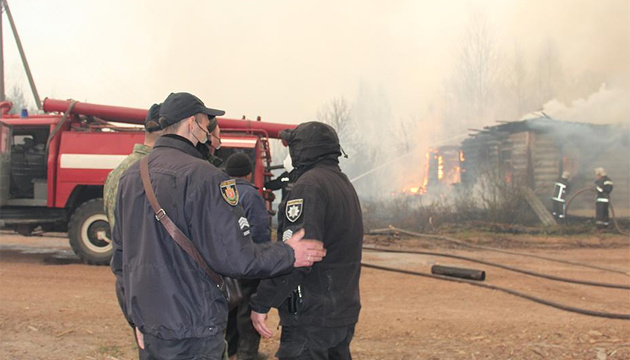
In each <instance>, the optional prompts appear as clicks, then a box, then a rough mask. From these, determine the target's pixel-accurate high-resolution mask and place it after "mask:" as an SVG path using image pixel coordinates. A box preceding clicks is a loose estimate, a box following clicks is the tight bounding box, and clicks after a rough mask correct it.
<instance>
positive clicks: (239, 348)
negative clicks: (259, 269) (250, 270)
mask: <svg viewBox="0 0 630 360" xmlns="http://www.w3.org/2000/svg"><path fill="white" fill-rule="evenodd" d="M258 284H260V280H241V281H240V285H241V291H242V293H243V300H242V301H241V303H240V304H239V305H238V306H237V307H236V308H234V309H232V311H230V315H229V317H228V326H227V332H226V340H227V342H228V355H229V356H232V355H234V354H237V355H238V360H256V359H257V358H258V347H259V346H260V334H258V331H256V329H254V325H252V320H251V318H250V313H251V311H252V309H251V307H250V306H249V300H250V299H251V297H252V295H253V294H254V293H255V292H256V289H257V288H258Z"/></svg>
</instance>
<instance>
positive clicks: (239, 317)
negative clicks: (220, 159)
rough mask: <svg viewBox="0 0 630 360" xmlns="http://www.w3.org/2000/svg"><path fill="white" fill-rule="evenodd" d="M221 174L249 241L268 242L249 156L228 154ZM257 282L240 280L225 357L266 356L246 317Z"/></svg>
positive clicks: (263, 209) (263, 210) (262, 203)
mask: <svg viewBox="0 0 630 360" xmlns="http://www.w3.org/2000/svg"><path fill="white" fill-rule="evenodd" d="M225 172H226V173H227V174H228V175H230V176H231V177H233V178H234V179H235V180H236V189H237V190H238V195H239V197H240V203H241V205H242V206H243V210H244V211H245V217H246V218H247V221H249V225H250V231H251V235H252V240H253V241H254V242H255V243H258V244H260V243H268V242H270V241H271V231H270V230H269V212H268V211H267V206H266V205H265V200H263V198H262V196H261V195H260V193H259V192H258V189H257V188H256V187H255V186H254V184H252V183H251V180H252V179H251V175H252V162H251V160H250V159H249V156H248V155H247V154H245V153H242V152H238V153H234V154H232V155H230V157H228V158H227V160H226V161H225ZM259 283H260V280H258V279H249V280H248V279H243V280H242V281H241V282H240V284H241V291H242V293H243V299H242V300H241V302H240V304H239V305H238V306H237V307H236V308H234V309H232V310H231V311H230V315H229V317H228V326H227V332H226V339H227V341H228V355H229V356H232V355H234V354H237V359H238V360H259V359H266V358H267V354H263V353H258V347H259V345H260V335H259V334H258V332H257V331H256V329H254V327H253V326H252V322H251V320H250V318H249V314H250V312H251V311H252V309H251V308H250V307H249V299H250V298H251V296H252V294H253V293H254V292H256V288H257V287H258V284H259Z"/></svg>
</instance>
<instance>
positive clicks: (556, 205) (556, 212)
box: [552, 200, 565, 219]
mask: <svg viewBox="0 0 630 360" xmlns="http://www.w3.org/2000/svg"><path fill="white" fill-rule="evenodd" d="M552 203H553V216H555V217H557V218H559V219H564V215H565V214H564V203H563V202H560V201H556V200H552Z"/></svg>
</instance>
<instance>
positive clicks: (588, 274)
mask: <svg viewBox="0 0 630 360" xmlns="http://www.w3.org/2000/svg"><path fill="white" fill-rule="evenodd" d="M46 235H47V236H45V237H44V236H35V237H21V236H19V235H15V234H13V233H11V232H0V359H29V360H30V359H51V360H52V359H64V360H65V359H91V360H93V359H99V360H101V359H109V360H112V359H119V360H122V359H133V358H134V355H135V346H134V343H133V339H132V336H131V332H130V330H129V329H128V326H127V324H126V323H125V321H124V320H123V317H122V315H121V313H120V310H119V308H118V304H117V301H116V297H115V294H114V276H113V275H112V273H111V272H110V270H109V268H108V267H104V266H101V267H98V266H88V265H84V264H81V263H79V261H78V260H77V258H76V257H75V256H74V255H73V254H72V252H71V250H70V248H69V246H68V245H67V240H66V239H65V234H46ZM449 236H452V237H457V238H459V239H461V240H464V241H466V242H469V243H474V244H483V245H486V246H497V247H502V248H509V250H510V251H519V252H528V253H532V254H537V255H542V256H548V257H552V258H556V259H564V260H570V261H576V262H581V263H587V264H592V265H598V266H601V267H607V268H612V269H619V270H622V271H623V272H630V246H629V244H630V239H629V238H628V237H626V236H620V235H612V234H608V233H607V234H590V235H577V236H566V237H557V236H556V237H550V236H544V237H542V236H532V235H505V234H489V233H470V232H468V233H457V234H450V235H449ZM366 244H367V245H371V246H380V247H383V248H388V249H398V248H405V249H415V250H421V251H431V252H440V253H446V254H457V255H461V256H468V257H473V258H476V259H483V260H485V261H491V262H497V263H501V264H504V265H509V266H514V267H518V268H523V269H527V270H530V271H535V272H540V273H545V274H549V275H555V276H560V277H566V278H574V279H582V280H589V281H594V282H605V283H615V284H624V285H626V286H628V285H630V275H628V274H621V273H615V272H610V271H604V270H597V269H592V268H585V267H577V266H573V265H568V264H561V263H557V262H550V261H546V260H540V259H535V258H530V257H521V256H514V255H509V254H504V253H498V252H492V251H487V250H483V251H482V250H470V249H467V248H465V247H462V246H457V245H453V244H451V243H448V242H443V241H440V240H437V239H425V240H420V239H412V238H405V237H396V236H389V235H380V236H368V237H366ZM364 262H365V263H370V264H375V265H381V266H388V267H395V268H400V269H408V270H413V271H419V272H423V273H430V268H431V265H433V264H441V265H454V266H460V267H467V268H474V269H481V270H485V271H486V280H485V281H484V283H487V284H492V285H496V286H501V287H505V288H508V289H512V290H517V291H520V292H524V293H527V294H529V295H532V296H536V297H540V298H544V299H546V300H550V301H554V302H557V303H561V304H564V305H568V306H572V307H576V308H584V309H589V310H596V311H600V312H609V313H621V314H630V290H624V289H611V288H604V287H594V286H585V285H578V284H571V283H565V282H557V281H550V280H544V279H540V278H536V277H532V276H529V275H524V274H520V273H515V272H511V271H507V270H504V269H500V268H496V267H492V266H488V265H481V264H476V263H470V262H465V261H463V260H455V259H449V258H444V257H438V256H428V255H416V254H394V253H382V252H373V251H364ZM361 297H362V304H363V308H362V311H361V317H360V320H359V323H358V325H357V329H356V334H355V338H354V340H353V342H352V351H353V358H354V359H387V360H390V359H596V360H602V359H630V320H615V319H607V318H602V317H594V316H587V315H582V314H578V313H573V312H567V311H563V310H559V309H556V308H552V307H549V306H545V305H541V304H538V303H534V302H532V301H530V300H526V299H523V298H521V297H517V296H514V295H510V294H507V293H504V292H500V291H496V290H489V289H484V288H480V287H475V286H471V285H468V284H462V283H456V282H449V281H443V280H438V279H433V278H427V277H418V276H412V275H405V274H400V273H393V272H385V271H381V270H376V269H371V268H364V269H363V272H362V276H361ZM269 324H277V316H276V313H275V312H273V313H272V314H271V316H270V320H269ZM278 339H279V331H276V333H275V334H274V337H273V338H272V339H270V340H264V341H263V342H262V346H261V347H262V350H263V351H266V352H269V353H274V352H275V350H276V349H277V345H278Z"/></svg>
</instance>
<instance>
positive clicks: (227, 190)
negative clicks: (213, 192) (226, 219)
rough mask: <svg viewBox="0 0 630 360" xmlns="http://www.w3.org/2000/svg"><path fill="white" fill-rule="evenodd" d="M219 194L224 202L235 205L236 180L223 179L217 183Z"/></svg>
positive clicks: (236, 197) (236, 196)
mask: <svg viewBox="0 0 630 360" xmlns="http://www.w3.org/2000/svg"><path fill="white" fill-rule="evenodd" d="M219 188H220V189H221V195H222V196H223V200H225V202H226V203H228V204H230V205H232V206H236V205H238V191H237V190H236V180H234V179H232V180H225V181H223V182H221V183H220V184H219Z"/></svg>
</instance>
